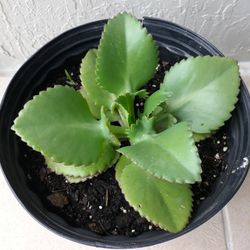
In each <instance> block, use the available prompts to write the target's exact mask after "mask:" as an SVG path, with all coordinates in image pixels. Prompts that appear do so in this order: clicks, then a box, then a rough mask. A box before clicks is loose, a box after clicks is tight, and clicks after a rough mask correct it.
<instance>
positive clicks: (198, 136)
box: [193, 132, 214, 142]
mask: <svg viewBox="0 0 250 250" xmlns="http://www.w3.org/2000/svg"><path fill="white" fill-rule="evenodd" d="M213 134H214V132H211V133H206V134H197V133H193V138H194V141H195V142H199V141H203V140H205V139H207V138H209V137H211V136H212V135H213Z"/></svg>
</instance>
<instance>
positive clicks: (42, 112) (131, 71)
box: [12, 13, 240, 232]
mask: <svg viewBox="0 0 250 250" xmlns="http://www.w3.org/2000/svg"><path fill="white" fill-rule="evenodd" d="M157 65H158V48H157V45H156V43H155V41H154V40H153V38H152V36H151V35H150V34H148V33H147V30H146V29H145V28H143V27H142V25H141V23H140V22H139V21H138V20H136V19H135V18H134V17H132V16H130V15H128V14H126V13H123V14H118V15H117V16H115V17H114V18H112V19H111V20H109V21H108V23H107V24H106V25H105V28H104V31H103V33H102V37H101V40H100V44H99V47H98V49H90V50H89V51H88V52H87V54H86V55H85V57H84V58H83V60H82V63H81V67H80V78H81V83H82V87H81V89H80V91H76V90H74V89H73V88H72V87H67V86H55V87H54V88H48V89H47V90H45V91H41V92H40V93H39V95H37V96H35V97H34V98H33V99H32V100H30V101H29V102H27V103H26V104H25V106H24V108H23V110H21V111H20V113H19V115H18V117H17V118H16V120H15V122H14V125H13V127H12V129H13V130H14V131H15V132H16V134H17V135H19V136H20V137H21V139H22V140H23V141H24V142H26V143H27V144H28V145H29V146H31V147H32V148H33V149H34V150H37V151H39V152H41V153H42V154H43V155H44V157H45V159H46V162H47V165H48V167H49V168H50V169H51V170H52V171H54V172H55V173H57V174H62V175H64V176H65V178H66V179H68V181H70V182H80V181H84V180H85V179H87V178H90V177H93V176H96V175H97V174H99V173H101V172H103V171H105V170H107V168H109V167H111V166H113V165H114V166H115V168H116V178H117V180H118V182H119V185H120V187H121V190H122V192H123V193H124V195H125V198H126V200H127V201H128V202H129V204H130V205H131V206H132V207H133V208H134V209H135V210H137V211H138V212H139V213H140V214H141V215H142V216H144V217H146V218H147V219H148V220H149V221H151V222H152V223H154V224H155V225H158V226H159V227H161V228H163V229H165V230H167V231H170V232H179V231H180V230H182V229H183V228H184V227H185V226H186V224H187V223H188V220H189V217H190V215H191V211H192V191H191V186H190V184H192V183H195V182H199V181H200V180H201V172H202V170H201V160H200V158H199V155H198V153H197V148H196V146H195V141H198V140H202V139H204V138H206V137H209V136H210V135H211V134H212V133H214V132H215V131H216V130H217V129H218V128H220V127H221V126H222V125H223V124H224V122H225V121H226V120H227V119H229V118H230V116H231V111H232V110H233V109H234V107H235V103H236V102H237V95H238V92H239V85H240V78H239V69H238V65H237V63H236V62H235V61H234V60H231V59H228V58H224V57H218V56H214V57H211V56H204V57H201V56H198V57H195V58H188V59H186V60H182V61H181V62H179V63H176V64H175V65H174V66H173V67H172V68H171V69H170V71H169V72H167V73H166V74H165V78H164V80H163V82H162V83H161V85H160V89H159V90H157V91H155V92H154V93H153V94H152V95H149V94H148V93H147V91H146V90H145V84H147V82H148V81H149V80H150V79H151V78H152V77H153V75H154V73H155V71H156V68H157ZM136 96H140V97H141V98H144V100H145V105H144V111H143V112H142V113H140V112H139V111H136V110H135V109H134V100H135V97H136ZM124 141H127V142H129V146H123V145H124V143H123V142H124ZM126 145H128V143H127V144H126Z"/></svg>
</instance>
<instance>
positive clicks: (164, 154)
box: [118, 122, 201, 183]
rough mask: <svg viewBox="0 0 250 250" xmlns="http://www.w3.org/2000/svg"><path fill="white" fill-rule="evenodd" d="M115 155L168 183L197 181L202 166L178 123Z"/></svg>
mask: <svg viewBox="0 0 250 250" xmlns="http://www.w3.org/2000/svg"><path fill="white" fill-rule="evenodd" d="M118 152H120V153H122V154H123V155H125V156H126V157H127V158H128V159H129V160H131V161H132V162H134V163H135V164H137V165H138V166H139V167H141V168H143V169H144V170H147V171H148V172H150V173H151V174H153V175H155V176H157V177H159V178H163V179H165V180H167V181H170V182H178V183H194V182H196V181H200V180H201V177H200V174H201V166H200V158H199V156H198V153H197V148H196V147H195V145H194V140H193V138H192V133H191V131H190V129H189V127H188V126H187V124H186V123H184V122H182V123H178V124H176V125H174V126H172V127H170V128H169V129H167V130H165V131H163V132H161V133H159V134H148V135H147V134H145V135H144V136H142V137H141V140H139V138H137V140H136V143H135V144H133V145H131V146H127V147H123V148H120V149H119V150H118Z"/></svg>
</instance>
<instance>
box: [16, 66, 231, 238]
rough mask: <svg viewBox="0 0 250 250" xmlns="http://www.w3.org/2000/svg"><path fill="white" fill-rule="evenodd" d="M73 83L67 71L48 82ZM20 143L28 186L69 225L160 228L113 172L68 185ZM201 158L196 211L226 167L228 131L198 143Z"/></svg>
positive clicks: (154, 84) (102, 229) (152, 87)
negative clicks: (129, 196) (123, 190)
mask: <svg viewBox="0 0 250 250" xmlns="http://www.w3.org/2000/svg"><path fill="white" fill-rule="evenodd" d="M170 66H171V65H170V64H169V63H167V62H161V63H160V65H159V67H158V71H157V73H156V74H155V76H154V78H153V79H152V80H151V81H150V82H149V83H148V84H147V91H148V92H149V93H150V94H152V93H153V92H154V91H156V90H157V89H159V84H160V83H161V82H162V80H163V76H164V72H165V71H166V70H169V68H170ZM67 70H68V72H69V74H70V75H71V77H72V80H73V81H74V82H76V85H75V86H74V88H75V89H79V87H80V79H79V77H78V74H79V73H78V68H77V67H75V66H74V65H73V66H72V67H71V68H68V69H67ZM56 84H60V85H72V82H70V80H69V79H67V78H66V77H65V74H64V72H62V73H60V74H59V75H57V76H56V78H55V80H53V81H52V82H51V83H49V85H48V86H54V85H56ZM143 106H144V100H143V99H140V98H139V97H137V98H136V100H135V108H136V109H137V110H140V111H142V110H143ZM19 143H20V148H21V152H20V156H19V158H20V162H21V165H22V166H23V168H24V171H25V173H26V175H27V179H28V184H29V185H30V188H31V189H32V190H33V191H35V192H36V193H37V194H38V195H39V196H40V197H41V199H42V200H43V202H44V204H45V205H46V206H47V207H48V208H49V209H50V210H51V211H53V212H55V213H57V214H59V215H61V216H62V217H63V218H64V219H65V220H66V221H67V222H68V223H69V224H71V225H73V226H77V227H82V228H86V229H88V230H91V231H93V232H95V233H98V234H100V235H126V236H136V235H139V234H141V233H143V232H145V231H150V230H160V229H159V228H158V227H156V226H154V225H152V224H151V223H150V222H148V221H147V220H146V219H145V218H142V217H141V216H140V215H139V214H138V212H136V211H135V210H134V209H133V208H131V207H130V206H129V204H128V203H127V201H126V200H125V199H124V196H123V194H122V193H121V190H120V188H119V185H118V183H117V181H116V180H115V171H114V168H113V167H111V168H110V169H109V170H108V171H106V172H105V173H103V174H100V175H98V176H97V177H94V178H92V179H89V180H86V181H85V182H81V183H77V184H70V183H68V182H67V181H66V180H65V178H64V177H63V176H62V175H56V174H55V173H53V172H51V171H50V170H49V169H48V168H47V166H46V164H45V160H44V158H43V156H42V155H41V154H40V153H38V152H36V151H34V150H32V149H31V148H30V147H28V146H27V145H26V144H25V143H23V142H21V141H20V142H19ZM196 145H197V148H198V151H199V155H200V158H201V160H202V170H203V173H202V181H201V182H200V183H196V184H194V185H192V190H193V194H194V195H193V199H194V202H193V213H195V211H196V210H197V208H198V206H199V204H200V203H201V202H203V200H205V199H206V197H207V196H208V195H209V193H211V191H212V189H213V185H214V183H215V181H216V179H217V177H218V176H219V175H220V172H221V171H222V169H223V168H224V167H225V166H226V162H225V160H224V159H225V155H226V153H227V150H228V146H227V135H226V134H225V129H224V128H222V129H221V130H219V131H218V132H217V133H216V134H215V135H214V136H213V137H211V138H209V139H206V140H204V141H201V142H199V143H197V144H196Z"/></svg>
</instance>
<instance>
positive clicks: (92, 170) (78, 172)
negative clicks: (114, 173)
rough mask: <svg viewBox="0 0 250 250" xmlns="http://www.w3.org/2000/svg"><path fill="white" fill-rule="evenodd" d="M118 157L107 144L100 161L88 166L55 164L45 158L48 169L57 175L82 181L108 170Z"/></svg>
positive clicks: (104, 146)
mask: <svg viewBox="0 0 250 250" xmlns="http://www.w3.org/2000/svg"><path fill="white" fill-rule="evenodd" d="M117 156H118V154H117V153H116V152H115V150H114V149H113V148H112V146H111V145H110V144H108V143H106V145H105V144H104V145H103V150H102V154H101V156H100V157H99V159H98V161H97V162H96V163H92V164H90V165H88V166H85V165H81V166H74V165H65V164H63V163H58V162H55V161H53V160H51V159H50V158H48V157H45V159H46V163H47V166H48V168H50V169H51V170H52V171H54V172H55V173H56V174H62V175H64V176H69V177H74V178H77V179H76V180H79V181H80V180H81V181H82V180H83V179H87V178H88V177H91V176H96V175H97V174H99V173H102V172H104V171H105V170H107V169H108V168H109V167H111V166H112V164H114V162H115V161H116V160H117ZM76 180H74V181H76ZM72 181H73V179H72Z"/></svg>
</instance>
